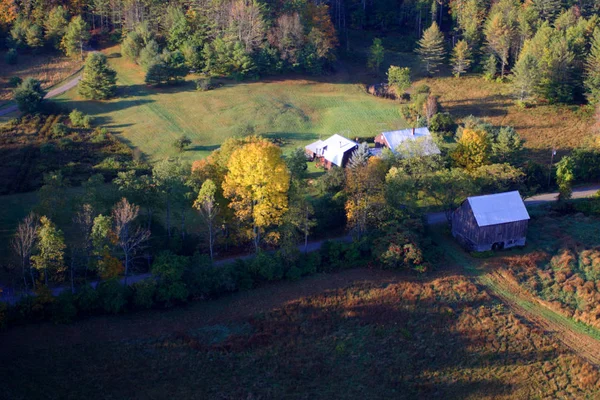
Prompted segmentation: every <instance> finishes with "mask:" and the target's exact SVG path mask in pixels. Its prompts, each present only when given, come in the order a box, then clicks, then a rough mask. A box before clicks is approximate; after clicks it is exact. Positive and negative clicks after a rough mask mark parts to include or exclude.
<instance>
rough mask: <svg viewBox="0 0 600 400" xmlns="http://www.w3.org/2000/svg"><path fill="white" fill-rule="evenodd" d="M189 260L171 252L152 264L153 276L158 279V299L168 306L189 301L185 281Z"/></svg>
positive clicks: (161, 254) (165, 253) (162, 254)
mask: <svg viewBox="0 0 600 400" xmlns="http://www.w3.org/2000/svg"><path fill="white" fill-rule="evenodd" d="M188 264H189V259H188V258H187V257H184V256H178V255H175V254H173V253H171V252H162V253H160V254H159V255H158V256H157V257H156V260H155V261H154V263H152V274H153V275H154V276H156V277H157V279H158V290H157V291H156V299H157V300H158V301H161V302H164V303H165V304H166V305H167V306H170V305H173V303H175V302H183V301H185V300H186V299H187V297H188V295H189V291H188V288H187V286H186V285H185V282H184V281H183V274H184V272H185V270H186V268H187V267H188Z"/></svg>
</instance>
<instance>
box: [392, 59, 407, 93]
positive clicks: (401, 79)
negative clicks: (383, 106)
mask: <svg viewBox="0 0 600 400" xmlns="http://www.w3.org/2000/svg"><path fill="white" fill-rule="evenodd" d="M387 76H388V85H390V86H392V87H394V88H396V89H397V90H398V91H399V92H400V93H398V94H401V92H403V91H405V90H406V89H408V88H409V87H410V85H411V81H410V68H408V67H405V68H401V67H396V66H395V65H392V66H390V68H389V69H388V72H387Z"/></svg>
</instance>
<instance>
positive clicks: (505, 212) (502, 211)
mask: <svg viewBox="0 0 600 400" xmlns="http://www.w3.org/2000/svg"><path fill="white" fill-rule="evenodd" d="M467 201H468V202H469V204H470V206H471V210H473V214H474V215H475V219H476V220H477V225H479V226H489V225H497V224H506V223H508V222H516V221H524V220H528V219H529V213H528V212H527V208H525V203H523V199H521V195H520V194H519V192H518V191H516V190H515V191H514V192H506V193H497V194H488V195H485V196H475V197H469V198H468V199H467Z"/></svg>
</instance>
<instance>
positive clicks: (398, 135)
mask: <svg viewBox="0 0 600 400" xmlns="http://www.w3.org/2000/svg"><path fill="white" fill-rule="evenodd" d="M381 134H382V135H383V138H384V139H385V141H386V143H387V145H388V147H389V148H390V150H392V152H394V153H397V152H398V148H399V147H400V146H402V147H404V148H405V149H406V150H408V152H409V155H412V154H410V153H411V148H410V146H407V144H408V142H407V141H408V140H412V141H416V142H420V143H421V150H422V152H423V154H424V155H427V156H430V155H433V154H440V149H439V148H438V147H437V145H436V144H435V142H434V141H433V138H432V137H431V133H430V132H429V129H427V127H422V128H415V130H414V134H413V129H412V128H411V129H402V130H399V131H389V132H382V133H381Z"/></svg>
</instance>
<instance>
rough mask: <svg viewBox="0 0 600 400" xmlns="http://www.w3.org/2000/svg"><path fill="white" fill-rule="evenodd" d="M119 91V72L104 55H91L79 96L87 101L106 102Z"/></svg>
mask: <svg viewBox="0 0 600 400" xmlns="http://www.w3.org/2000/svg"><path fill="white" fill-rule="evenodd" d="M116 90H117V72H116V71H115V70H114V69H112V68H111V67H110V66H109V65H108V61H107V59H106V56H105V55H104V54H102V53H90V54H89V55H88V56H87V58H86V60H85V66H84V68H83V74H82V77H81V82H79V94H80V95H82V96H83V97H85V98H86V99H93V100H106V99H109V98H111V97H112V96H114V94H115V92H116Z"/></svg>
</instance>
